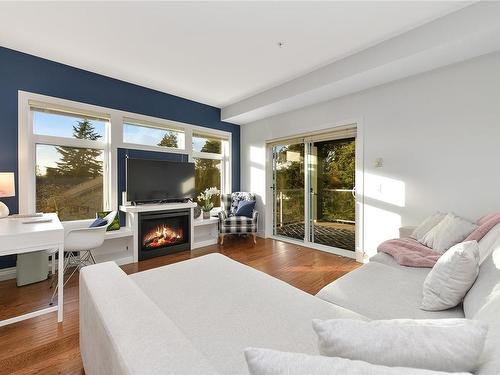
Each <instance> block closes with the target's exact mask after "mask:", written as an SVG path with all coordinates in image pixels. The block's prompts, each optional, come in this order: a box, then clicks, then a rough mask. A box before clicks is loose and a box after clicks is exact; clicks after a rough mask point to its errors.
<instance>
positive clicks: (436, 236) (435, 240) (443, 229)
mask: <svg viewBox="0 0 500 375" xmlns="http://www.w3.org/2000/svg"><path fill="white" fill-rule="evenodd" d="M476 228H477V224H474V223H472V222H470V221H469V220H467V219H464V218H462V217H460V216H456V215H454V214H451V213H450V214H447V215H446V216H445V217H444V219H443V220H441V222H440V223H439V224H437V225H436V226H435V227H434V228H432V229H431V230H430V231H429V232H427V234H426V235H425V236H424V237H423V238H422V240H421V241H419V242H420V243H421V244H423V245H425V246H427V247H430V248H432V249H434V250H436V251H439V252H441V253H444V252H445V251H446V250H448V249H449V248H450V247H452V246H453V245H456V244H457V243H459V242H462V241H463V240H465V238H466V237H467V236H468V235H469V234H471V233H472V231H473V230H474V229H476Z"/></svg>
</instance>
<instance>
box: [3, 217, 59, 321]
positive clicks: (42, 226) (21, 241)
mask: <svg viewBox="0 0 500 375" xmlns="http://www.w3.org/2000/svg"><path fill="white" fill-rule="evenodd" d="M42 219H52V221H51V222H46V223H35V224H23V222H26V221H34V220H42ZM48 249H57V251H58V252H59V263H58V283H59V288H58V289H59V290H58V296H57V306H52V307H47V308H45V309H41V310H37V311H33V312H30V313H27V314H23V315H19V316H16V317H13V318H9V319H5V320H0V327H2V326H5V325H7V324H12V323H16V322H19V321H21V320H25V319H30V318H34V317H36V316H39V315H43V314H48V313H51V312H53V311H57V321H58V322H62V320H63V268H64V266H63V260H64V229H63V226H62V224H61V222H60V221H59V218H58V217H57V215H56V214H44V215H43V218H42V217H38V218H9V217H7V218H4V219H0V256H4V255H11V254H22V253H30V252H32V251H40V250H48ZM47 271H48V270H47ZM47 303H48V302H47Z"/></svg>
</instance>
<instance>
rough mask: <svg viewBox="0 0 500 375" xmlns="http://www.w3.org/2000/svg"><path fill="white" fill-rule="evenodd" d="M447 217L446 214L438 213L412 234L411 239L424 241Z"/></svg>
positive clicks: (421, 224) (427, 219)
mask: <svg viewBox="0 0 500 375" xmlns="http://www.w3.org/2000/svg"><path fill="white" fill-rule="evenodd" d="M445 216H446V214H445V213H442V212H436V213H434V214H432V215H431V216H429V217H427V218H426V219H425V220H424V221H422V222H421V223H420V224H419V225H418V226H417V227H416V228H415V229H414V230H413V232H412V233H411V235H410V237H411V238H413V239H414V240H417V241H419V242H422V241H423V238H424V237H425V235H426V234H427V233H428V232H429V231H430V230H431V229H432V228H434V227H435V226H436V225H438V224H439V223H440V222H441V221H442V220H443V219H444V217H445Z"/></svg>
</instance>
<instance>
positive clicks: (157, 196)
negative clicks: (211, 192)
mask: <svg viewBox="0 0 500 375" xmlns="http://www.w3.org/2000/svg"><path fill="white" fill-rule="evenodd" d="M126 179H127V183H126V185H127V201H129V202H134V203H147V202H158V201H167V202H175V201H182V200H185V199H188V198H193V196H194V163H181V162H173V161H165V160H145V159H130V158H128V159H127V176H126Z"/></svg>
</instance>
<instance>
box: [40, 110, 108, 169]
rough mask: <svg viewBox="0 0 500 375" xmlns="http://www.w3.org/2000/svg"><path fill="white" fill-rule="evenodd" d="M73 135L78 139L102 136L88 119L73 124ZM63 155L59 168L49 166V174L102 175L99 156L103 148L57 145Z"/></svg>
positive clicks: (92, 138)
mask: <svg viewBox="0 0 500 375" xmlns="http://www.w3.org/2000/svg"><path fill="white" fill-rule="evenodd" d="M73 137H75V138H77V139H88V140H92V141H96V140H98V139H99V138H101V136H100V135H99V134H97V133H96V132H95V130H94V127H93V126H92V124H91V122H90V121H89V120H87V119H84V120H81V121H78V123H77V125H75V126H73ZM56 150H57V152H59V154H60V155H61V158H60V161H58V162H57V163H56V164H57V168H47V174H49V173H50V174H57V175H63V176H74V177H76V176H78V177H97V176H101V175H102V161H99V160H98V158H99V156H100V155H101V153H102V151H101V150H95V149H91V148H77V147H65V146H60V147H56Z"/></svg>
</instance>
